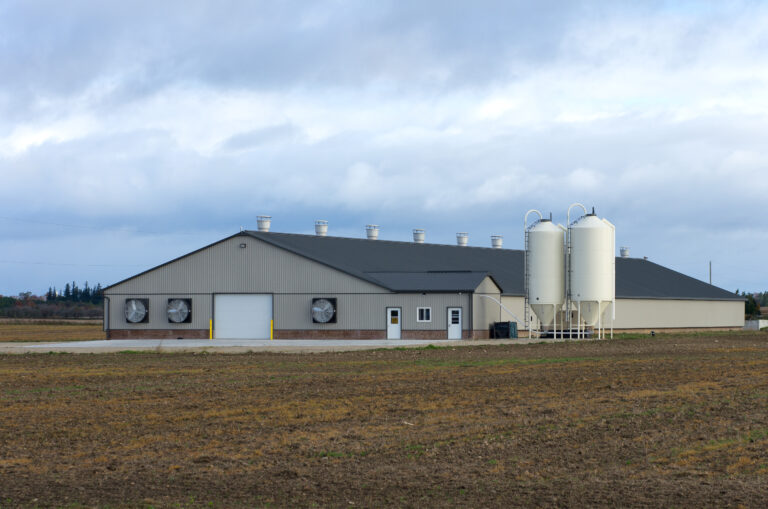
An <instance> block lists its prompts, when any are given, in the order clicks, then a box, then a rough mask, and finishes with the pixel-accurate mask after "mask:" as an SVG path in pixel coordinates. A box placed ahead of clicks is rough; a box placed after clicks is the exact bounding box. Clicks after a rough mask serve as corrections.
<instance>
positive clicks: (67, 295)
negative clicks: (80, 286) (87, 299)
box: [63, 283, 72, 300]
mask: <svg viewBox="0 0 768 509" xmlns="http://www.w3.org/2000/svg"><path fill="white" fill-rule="evenodd" d="M63 297H64V299H63V300H71V299H72V288H71V287H70V286H69V283H67V284H66V285H64V295H63Z"/></svg>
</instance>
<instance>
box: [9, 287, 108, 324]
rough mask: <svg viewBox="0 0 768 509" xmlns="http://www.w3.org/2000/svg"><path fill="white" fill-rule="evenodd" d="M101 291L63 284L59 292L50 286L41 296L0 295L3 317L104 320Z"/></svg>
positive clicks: (101, 289) (99, 288) (94, 288)
mask: <svg viewBox="0 0 768 509" xmlns="http://www.w3.org/2000/svg"><path fill="white" fill-rule="evenodd" d="M103 302H104V290H103V288H102V286H101V283H98V284H97V285H96V286H94V287H91V286H90V285H89V284H88V282H87V281H86V282H85V284H84V285H83V286H82V288H81V287H80V286H78V285H77V283H76V282H75V281H72V283H71V284H70V283H66V284H65V285H64V289H63V290H62V291H58V290H57V289H56V287H54V286H51V287H49V288H48V291H47V292H46V293H45V295H43V296H38V295H32V292H21V293H19V295H18V296H17V297H3V296H0V317H3V318H103V317H104V309H103V306H102V304H103Z"/></svg>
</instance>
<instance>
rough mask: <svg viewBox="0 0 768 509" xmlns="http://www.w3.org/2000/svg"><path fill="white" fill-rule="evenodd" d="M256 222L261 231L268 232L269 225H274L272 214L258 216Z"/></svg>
mask: <svg viewBox="0 0 768 509" xmlns="http://www.w3.org/2000/svg"><path fill="white" fill-rule="evenodd" d="M256 222H257V223H258V225H259V231H260V232H268V231H269V227H270V226H272V216H256Z"/></svg>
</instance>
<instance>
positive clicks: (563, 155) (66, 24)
mask: <svg viewBox="0 0 768 509" xmlns="http://www.w3.org/2000/svg"><path fill="white" fill-rule="evenodd" d="M0 176H2V180H0V203H2V207H1V208H0V294H5V295H15V294H17V293H18V292H20V291H25V290H30V291H32V292H34V293H42V292H44V291H45V290H46V289H47V288H48V286H50V285H57V286H59V287H60V286H62V285H63V284H64V283H65V282H66V281H72V280H76V281H78V283H80V284H82V282H84V281H86V280H87V281H89V283H90V284H92V285H93V284H94V283H96V282H100V283H102V284H103V285H106V284H111V283H114V282H116V281H118V280H120V279H122V278H124V277H127V276H130V275H132V274H134V273H137V272H139V271H142V270H145V269H147V268H150V267H152V266H155V265H157V264H159V263H162V262H165V261H167V260H169V259H171V258H174V257H176V256H179V255H182V254H184V253H186V252H189V251H191V250H193V249H197V248H199V247H201V246H203V245H206V244H208V243H211V242H214V241H216V240H218V239H221V238H223V237H225V236H227V235H231V234H233V233H235V232H237V231H239V229H240V228H241V227H246V228H253V229H255V228H256V216H257V215H258V214H270V215H272V216H273V218H274V219H273V230H274V231H283V232H298V233H310V232H311V231H312V228H313V222H314V220H315V219H327V220H328V221H329V222H330V230H329V231H330V234H332V235H343V236H357V237H363V236H364V235H365V233H364V226H365V224H366V223H377V224H380V225H381V238H385V239H392V240H409V238H410V236H411V233H410V232H411V229H412V228H416V227H420V228H425V229H426V230H427V240H428V242H438V243H451V244H452V243H455V234H456V232H458V231H467V232H469V234H470V244H471V245H478V246H488V245H489V244H490V235H492V234H502V235H504V243H505V244H504V245H505V247H510V248H520V247H522V245H523V224H522V223H523V215H524V213H525V212H526V211H527V210H528V209H531V208H537V209H540V210H542V211H543V212H545V213H547V214H548V213H549V212H550V211H551V212H552V213H553V216H554V219H555V220H556V221H558V222H563V223H564V222H565V214H566V210H567V208H568V205H569V204H571V203H573V202H582V203H584V204H585V205H587V206H588V207H592V206H594V207H595V208H596V211H597V213H598V215H600V216H604V217H606V218H608V219H609V220H611V221H612V222H613V223H614V224H615V225H616V227H617V249H618V246H619V245H626V246H629V247H630V248H631V253H632V256H638V257H641V256H648V257H649V259H651V260H652V261H655V262H657V263H660V264H662V265H665V266H668V267H671V268H673V269H676V270H679V271H681V272H684V273H686V274H688V275H691V276H693V277H696V278H699V279H703V280H707V279H708V264H709V261H710V260H711V261H712V264H713V282H714V284H716V285H718V286H721V287H724V288H726V289H729V290H735V289H737V288H739V289H741V290H751V291H758V290H768V264H767V263H766V256H768V212H767V209H768V4H766V3H762V2H729V1H724V0H718V1H713V2H705V1H690V2H684V1H681V2H655V1H646V2H619V1H613V0H612V1H605V2H601V1H595V2H584V3H582V2H578V1H570V0H569V1H562V2H551V1H541V0H539V1H536V2H530V1H523V0H521V1H513V0H500V1H498V2H494V1H485V2H484V1H473V2H453V1H446V0H440V1H431V2H428V1H413V2H397V1H392V2H387V1H384V0H376V1H344V0H336V1H312V2H289V1H284V0H282V1H279V2H265V3H257V2H253V1H242V2H237V1H221V0H219V1H217V2H201V1H193V0H184V1H177V2H173V1H170V0H164V1H161V2H158V1H157V0H154V1H151V2H141V1H131V2H102V1H95V0H94V1H90V2H89V1H76V0H73V1H69V2H61V1H34V0H31V1H30V0H20V1H13V0H3V1H1V2H0Z"/></svg>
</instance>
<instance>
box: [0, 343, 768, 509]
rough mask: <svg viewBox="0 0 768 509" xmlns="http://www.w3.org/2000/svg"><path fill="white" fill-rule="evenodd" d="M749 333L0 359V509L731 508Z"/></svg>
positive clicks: (760, 384) (747, 460)
mask: <svg viewBox="0 0 768 509" xmlns="http://www.w3.org/2000/svg"><path fill="white" fill-rule="evenodd" d="M767 450H768V341H766V336H765V335H752V336H745V335H738V336H733V337H731V338H729V337H723V336H722V335H717V336H713V337H709V338H706V337H704V338H702V337H682V336H681V337H674V336H672V337H668V338H664V339H643V340H625V341H614V342H600V343H598V342H589V343H577V344H572V343H564V344H548V345H529V346H522V345H520V346H482V347H480V346H476V347H462V348H445V349H414V350H401V351H392V350H389V351H371V352H349V353H327V354H306V355H287V354H268V353H260V354H243V355H217V354H196V355H195V354H143V353H142V354H136V353H124V354H103V355H23V356H0V492H2V496H3V497H4V498H3V499H1V500H0V505H3V507H4V506H5V505H8V506H36V505H41V506H60V505H73V504H74V506H77V504H82V505H86V506H104V505H112V506H131V507H148V506H182V507H197V506H207V504H208V503H209V502H210V503H212V504H213V506H214V507H237V506H242V507H273V506H278V507H313V506H320V507H342V506H343V507H353V506H354V507H361V506H362V507H388V506H407V507H425V506H427V507H454V506H461V507H510V506H553V505H554V506H572V507H581V506H594V505H610V506H622V507H633V506H634V507H640V506H663V507H670V506H685V507H700V506H744V507H763V504H764V501H765V500H766V498H767V497H768V454H767V453H766V451H767Z"/></svg>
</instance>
